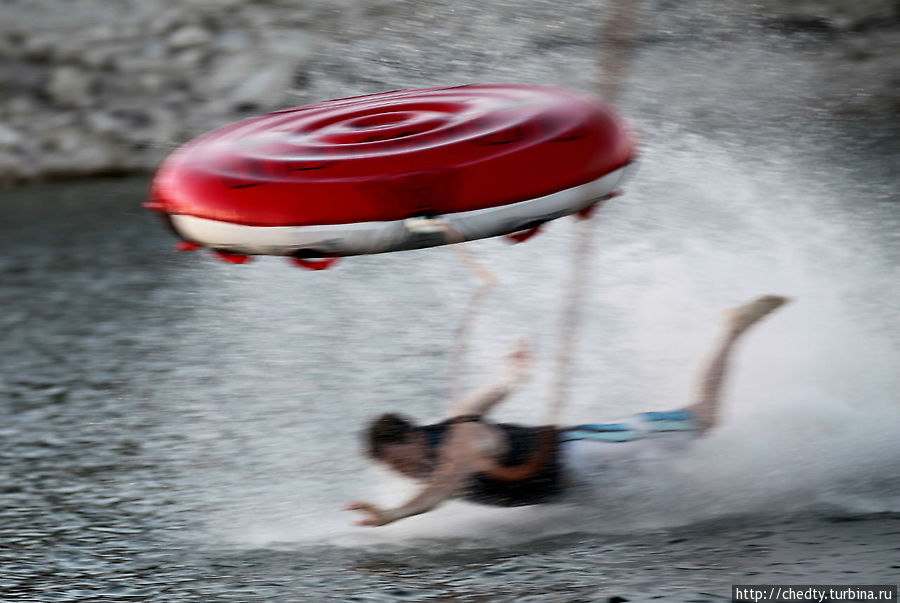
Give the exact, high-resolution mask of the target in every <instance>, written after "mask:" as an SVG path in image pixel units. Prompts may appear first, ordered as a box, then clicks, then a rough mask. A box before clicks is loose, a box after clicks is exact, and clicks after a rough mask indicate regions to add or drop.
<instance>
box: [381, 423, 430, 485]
mask: <svg viewBox="0 0 900 603" xmlns="http://www.w3.org/2000/svg"><path fill="white" fill-rule="evenodd" d="M365 435H366V451H367V452H368V454H369V456H370V457H372V458H373V459H375V460H378V461H381V462H383V463H385V464H386V465H388V466H389V467H390V468H391V469H393V470H394V471H396V472H397V473H402V474H403V475H406V476H407V477H414V478H423V477H427V476H428V474H429V472H430V471H431V461H430V459H429V458H428V450H427V446H426V443H425V436H424V434H422V433H421V432H420V431H419V430H418V429H417V428H416V426H415V425H414V424H413V423H412V422H411V421H410V420H409V419H407V418H406V417H404V416H402V415H398V414H394V413H385V414H383V415H381V416H379V417H378V418H376V419H374V420H373V421H372V422H371V423H370V424H369V428H368V430H367V431H366V434H365Z"/></svg>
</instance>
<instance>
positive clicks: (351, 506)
mask: <svg viewBox="0 0 900 603" xmlns="http://www.w3.org/2000/svg"><path fill="white" fill-rule="evenodd" d="M343 510H344V511H362V512H363V513H368V514H369V517H367V518H366V519H360V520H359V521H355V522H354V523H355V524H356V525H358V526H373V527H374V526H383V525H384V524H386V523H390V522H391V521H393V520H392V519H391V518H389V517H388V516H387V515H386V514H385V512H384V511H382V510H381V509H379V508H378V507H376V506H375V505H372V504H369V503H367V502H364V501H355V502H352V503H348V504H347V505H345V506H344V509H343Z"/></svg>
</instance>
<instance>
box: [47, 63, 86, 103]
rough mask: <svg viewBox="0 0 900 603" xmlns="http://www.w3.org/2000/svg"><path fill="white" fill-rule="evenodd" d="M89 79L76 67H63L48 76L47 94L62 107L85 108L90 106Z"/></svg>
mask: <svg viewBox="0 0 900 603" xmlns="http://www.w3.org/2000/svg"><path fill="white" fill-rule="evenodd" d="M90 87H91V79H90V77H89V76H88V74H87V73H85V72H84V71H83V70H81V69H79V68H78V67H74V66H71V65H63V66H61V67H57V68H56V69H54V70H53V72H52V73H51V74H50V81H49V82H48V83H47V94H48V95H49V96H50V98H51V99H53V101H54V102H56V103H57V104H59V105H62V106H64V107H85V106H88V105H89V104H90V98H89V91H90Z"/></svg>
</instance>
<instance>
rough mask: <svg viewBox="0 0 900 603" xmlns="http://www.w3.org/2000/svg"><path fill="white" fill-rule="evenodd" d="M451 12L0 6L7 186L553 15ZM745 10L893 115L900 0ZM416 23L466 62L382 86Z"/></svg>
mask: <svg viewBox="0 0 900 603" xmlns="http://www.w3.org/2000/svg"><path fill="white" fill-rule="evenodd" d="M645 2H647V3H648V4H649V5H652V6H650V10H652V11H653V12H654V13H659V12H660V11H663V12H664V11H666V10H669V11H671V10H675V9H673V8H671V7H668V3H665V2H663V1H662V0H645ZM719 4H722V3H719ZM729 4H730V3H729ZM532 5H533V6H532ZM458 7H459V8H458V9H457V8H448V6H447V5H446V4H445V3H440V2H416V0H366V1H365V2H363V1H361V0H360V1H357V0H306V1H304V2H296V1H289V0H281V1H279V0H268V1H265V0H257V1H255V2H247V1H242V0H119V1H117V2H108V1H104V0H73V1H72V2H66V3H60V2H58V0H0V12H2V15H3V19H0V185H9V184H14V183H18V182H23V181H30V180H40V179H50V178H62V177H76V176H92V175H102V174H113V173H130V172H138V171H146V170H150V169H152V168H153V167H154V166H155V165H156V164H157V163H158V161H159V160H160V159H161V157H163V156H164V155H165V154H166V153H167V152H169V151H170V150H171V149H172V148H174V147H176V146H178V145H179V144H181V143H183V142H185V141H186V140H188V139H190V138H191V137H192V136H195V135H197V134H199V133H200V132H203V131H205V130H208V129H211V128H213V127H216V126H218V125H222V124H225V123H228V122H231V121H235V120H237V119H239V118H241V117H244V116H248V115H253V114H257V113H262V112H266V111H270V110H274V109H278V108H283V107H287V106H294V105H298V104H304V103H307V102H312V101H315V100H320V99H322V98H333V97H336V96H349V95H352V94H357V93H361V92H369V91H375V90H385V89H392V88H401V87H406V86H408V85H416V84H421V85H431V84H436V83H442V82H443V81H444V79H443V78H448V79H452V74H453V73H454V69H455V68H457V67H458V63H459V62H460V61H465V60H467V59H466V56H467V53H468V54H472V56H473V57H474V58H473V59H472V60H479V57H485V56H487V57H490V56H491V55H492V53H493V54H494V55H498V56H499V55H502V54H503V52H504V51H503V49H499V48H492V44H494V45H498V44H499V42H497V41H495V40H492V39H490V38H487V39H486V38H485V37H484V36H482V35H479V32H478V31H477V28H476V29H474V30H473V29H472V28H469V27H468V25H465V23H466V22H465V20H466V19H469V20H471V19H473V15H474V16H475V17H477V16H479V15H480V14H481V13H490V12H498V13H499V14H501V15H502V18H504V19H505V18H508V19H509V26H510V27H519V28H520V31H518V32H517V35H518V36H519V37H520V38H523V39H526V38H528V37H529V36H536V35H537V34H536V33H535V32H534V27H533V25H534V24H533V23H531V24H530V25H529V23H528V21H527V19H526V17H527V16H528V14H529V12H530V11H531V13H532V14H533V13H534V11H535V10H537V9H536V8H535V7H537V8H541V7H542V10H545V11H546V10H548V7H551V8H552V3H550V2H548V1H546V0H529V1H527V2H519V3H513V4H510V3H507V2H498V3H497V6H496V7H494V6H492V5H478V4H475V5H472V3H465V2H464V3H462V4H459V5H458ZM667 7H668V8H667ZM566 10H567V11H568V10H570V9H566ZM573 10H579V9H577V8H575V9H573ZM580 10H583V11H587V10H591V11H596V8H594V7H593V5H592V7H582V8H581V9H580ZM680 10H682V12H687V11H689V10H693V9H685V8H682V9H680ZM699 10H703V7H701V8H700V9H699ZM747 10H749V11H752V13H753V14H752V15H751V17H752V22H753V24H754V26H758V27H761V28H767V29H769V30H771V31H775V32H779V35H783V36H784V37H785V38H787V39H800V38H802V39H803V40H804V42H803V43H804V44H807V45H810V44H811V45H814V46H815V47H816V48H817V49H819V50H821V53H822V57H823V58H822V60H823V61H825V62H827V64H828V69H827V77H826V81H825V82H824V84H825V87H824V88H823V94H825V95H827V94H829V92H828V90H829V88H828V86H829V85H830V86H831V88H830V89H831V90H832V92H833V91H834V90H845V89H865V90H866V94H865V95H864V97H865V98H864V99H863V100H861V101H858V102H856V103H855V104H854V105H853V106H852V111H855V112H856V113H857V114H859V115H863V116H866V117H872V118H884V117H888V118H890V117H893V116H897V115H898V114H900V4H898V2H897V1H896V0H858V1H856V2H853V3H848V2H843V1H830V2H821V1H811V0H794V1H781V0H762V1H760V2H757V3H755V4H754V5H752V7H750V8H749V9H747ZM411 19H412V20H413V21H415V20H416V19H418V20H419V21H418V23H419V25H418V26H421V25H422V23H426V22H428V23H429V27H433V28H435V29H434V32H432V33H433V35H435V36H439V35H440V33H439V31H440V29H441V28H443V27H444V26H447V25H449V26H450V28H451V29H453V31H454V32H455V33H454V35H460V33H459V32H468V33H466V34H463V35H468V36H469V38H468V39H467V38H465V37H461V38H460V39H459V40H458V44H459V48H460V49H462V48H466V52H464V53H463V52H461V54H462V56H461V57H460V56H457V55H455V54H454V53H452V52H447V53H446V55H445V56H443V58H442V59H436V60H432V62H431V65H432V66H434V65H437V66H438V68H435V69H433V73H431V74H430V75H427V74H426V75H423V74H422V73H421V72H419V73H417V74H413V75H411V76H410V77H408V78H406V80H408V81H397V79H398V78H397V77H396V76H393V75H386V73H388V71H390V70H387V71H385V70H384V69H385V67H384V62H385V59H384V57H383V56H382V55H380V54H379V50H378V49H379V46H378V43H377V42H375V43H373V42H372V41H373V40H376V41H377V40H378V39H379V37H378V36H379V35H381V34H382V33H385V32H386V35H394V36H400V37H402V33H403V27H404V26H409V23H410V22H411V21H410V20H411ZM433 19H437V20H436V21H434V20H433ZM426 20H430V21H426ZM454 20H455V21H457V23H456V24H455V25H454ZM496 26H497V25H496V23H495V24H494V27H496ZM398 32H399V33H398ZM428 35H429V34H428V33H427V32H425V33H424V34H423V38H422V39H419V40H415V41H412V42H409V54H408V55H405V56H408V57H409V60H410V61H411V64H414V63H415V59H414V58H413V57H414V55H416V53H421V52H423V51H426V52H427V51H428V49H427V48H422V47H421V46H418V45H419V44H420V43H422V44H425V45H427V42H428ZM526 41H527V40H526ZM531 42H534V43H530V42H529V45H528V47H530V48H534V49H535V50H534V51H535V52H540V51H541V50H540V44H539V43H538V42H535V41H534V40H531ZM442 43H443V44H448V45H449V46H451V47H452V45H453V43H454V41H453V40H449V41H448V40H446V39H444V40H442ZM598 43H600V41H598V40H597V39H592V40H591V39H588V40H584V39H582V40H581V41H580V43H575V44H572V46H571V47H570V48H569V49H568V51H570V52H571V53H573V60H575V58H577V57H574V55H581V54H584V55H585V57H584V60H589V57H590V56H591V55H592V52H596V44H598ZM366 44H368V45H366ZM473 48H476V49H477V50H478V53H480V54H473V53H475V51H474V50H472V49H473ZM442 61H443V63H442ZM442 64H443V65H444V66H445V67H446V72H443V73H442V68H441V67H440V66H441V65H442ZM398 69H399V70H401V71H402V70H403V69H404V66H402V65H400V66H397V65H395V66H394V73H396V72H397V70H398ZM379 70H382V71H379ZM456 73H459V70H458V69H457V72H456ZM488 73H491V72H490V71H489V72H488ZM414 76H419V77H414ZM460 77H463V76H460ZM399 79H403V78H399ZM505 79H508V78H505ZM829 81H830V84H829ZM348 82H350V84H349V85H347V83H348ZM338 83H340V84H341V85H338ZM447 83H457V82H455V81H447ZM837 94H840V92H837ZM841 110H847V107H846V106H844V107H843V108H842V109H841Z"/></svg>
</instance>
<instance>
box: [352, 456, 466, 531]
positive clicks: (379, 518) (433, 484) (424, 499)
mask: <svg viewBox="0 0 900 603" xmlns="http://www.w3.org/2000/svg"><path fill="white" fill-rule="evenodd" d="M472 472H473V471H472V470H471V469H470V468H467V467H465V466H464V465H463V464H462V463H461V462H459V461H456V462H447V463H442V464H441V465H440V466H438V468H437V469H436V470H435V471H434V473H433V474H432V477H431V479H430V480H429V481H428V484H426V485H425V487H424V488H422V490H420V491H419V493H418V494H416V495H415V496H414V497H412V498H411V499H410V500H408V501H407V502H406V503H404V504H402V505H400V506H399V507H394V508H392V509H381V508H379V507H377V506H375V505H373V504H371V503H368V502H365V501H355V502H352V503H349V504H348V505H346V506H345V507H344V510H345V511H362V512H364V513H366V514H368V517H366V518H365V519H361V520H359V521H357V522H356V525H360V526H383V525H385V524H388V523H391V522H394V521H397V520H398V519H403V518H404V517H411V516H413V515H419V514H421V513H425V512H427V511H430V510H432V509H433V508H435V507H436V506H438V505H439V504H441V503H442V502H444V501H445V500H447V499H449V498H452V497H453V496H454V495H456V494H458V493H459V492H460V491H461V490H462V489H463V488H464V487H465V485H466V483H467V481H468V479H469V476H470V475H471V474H472Z"/></svg>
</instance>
